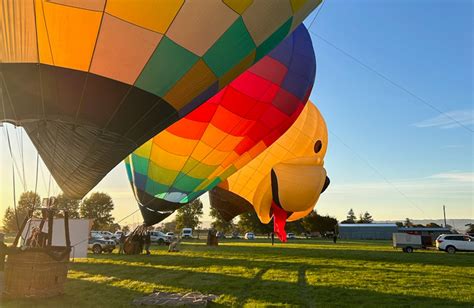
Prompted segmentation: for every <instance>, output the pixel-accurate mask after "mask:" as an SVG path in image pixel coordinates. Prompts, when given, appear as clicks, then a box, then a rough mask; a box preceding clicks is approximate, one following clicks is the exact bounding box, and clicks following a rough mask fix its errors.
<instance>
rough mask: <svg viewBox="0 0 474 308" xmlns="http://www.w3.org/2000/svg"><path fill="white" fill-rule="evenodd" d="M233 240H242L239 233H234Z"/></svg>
mask: <svg viewBox="0 0 474 308" xmlns="http://www.w3.org/2000/svg"><path fill="white" fill-rule="evenodd" d="M232 238H233V239H239V238H240V234H239V232H232Z"/></svg>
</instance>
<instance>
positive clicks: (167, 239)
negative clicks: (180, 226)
mask: <svg viewBox="0 0 474 308" xmlns="http://www.w3.org/2000/svg"><path fill="white" fill-rule="evenodd" d="M150 239H151V242H152V243H157V244H158V245H169V244H170V243H171V240H172V237H171V236H168V235H166V234H164V233H163V232H161V231H150Z"/></svg>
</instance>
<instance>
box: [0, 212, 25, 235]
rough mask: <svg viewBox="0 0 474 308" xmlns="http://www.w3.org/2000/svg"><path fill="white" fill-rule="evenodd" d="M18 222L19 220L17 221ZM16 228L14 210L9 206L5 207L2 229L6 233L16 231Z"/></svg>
mask: <svg viewBox="0 0 474 308" xmlns="http://www.w3.org/2000/svg"><path fill="white" fill-rule="evenodd" d="M18 223H19V224H21V222H19V221H18ZM17 230H18V226H17V221H16V216H15V211H14V210H13V209H12V208H11V207H7V209H6V210H5V214H3V231H4V232H6V233H9V232H16V231H17Z"/></svg>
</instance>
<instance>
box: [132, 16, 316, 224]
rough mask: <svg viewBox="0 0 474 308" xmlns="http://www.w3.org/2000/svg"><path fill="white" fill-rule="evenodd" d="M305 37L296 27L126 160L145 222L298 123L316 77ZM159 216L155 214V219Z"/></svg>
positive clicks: (205, 188) (209, 185)
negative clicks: (277, 43)
mask: <svg viewBox="0 0 474 308" xmlns="http://www.w3.org/2000/svg"><path fill="white" fill-rule="evenodd" d="M315 69H316V66H315V57H314V51H313V47H312V43H311V38H310V36H309V34H308V31H307V30H306V28H305V27H304V26H303V25H301V26H300V27H299V28H297V29H296V30H295V31H294V32H293V33H292V34H291V36H289V37H288V38H287V39H286V40H285V41H283V42H282V43H281V44H280V45H279V46H278V47H276V48H275V49H274V50H273V51H271V52H270V53H269V54H268V55H267V56H265V57H264V58H262V60H260V61H259V62H257V63H256V64H255V65H253V66H252V67H251V68H250V69H248V70H247V71H246V72H245V73H243V74H242V75H240V76H239V77H238V78H236V79H235V80H234V81H233V82H231V83H230V84H229V85H228V86H227V87H225V88H224V89H223V90H221V91H220V92H219V93H218V94H216V95H215V96H214V97H212V98H211V99H209V100H208V101H207V102H206V103H204V104H203V105H201V106H200V107H198V108H197V109H196V110H194V111H193V112H192V113H190V114H189V115H187V116H186V117H185V118H183V119H181V120H180V121H178V122H176V123H175V124H173V125H172V126H170V127H169V128H168V129H166V130H165V131H163V132H161V133H160V134H158V135H157V136H156V137H154V138H153V139H151V140H149V141H148V142H146V143H145V144H144V145H143V146H141V147H140V148H139V149H137V150H136V151H135V152H134V153H133V154H132V155H131V156H130V157H129V159H128V160H127V161H126V165H127V167H128V169H129V173H128V174H129V177H130V181H131V183H132V187H133V190H134V192H135V195H136V197H137V200H138V202H139V204H140V206H141V208H142V211H143V213H144V215H143V216H144V218H145V222H146V223H147V224H152V223H156V220H159V219H161V217H162V214H163V211H172V210H175V209H177V208H178V207H179V206H181V205H183V204H185V203H188V202H190V201H192V200H193V199H195V198H197V197H198V196H200V195H201V194H203V193H205V192H206V191H208V190H209V189H211V188H213V187H214V186H216V185H217V184H218V183H219V182H221V181H222V180H225V179H226V178H227V177H228V176H230V175H231V174H233V173H234V172H236V171H237V170H238V169H240V168H242V167H243V166H244V165H245V164H246V163H248V162H249V161H251V160H252V159H253V158H255V157H256V156H257V155H258V154H260V153H261V152H262V151H264V150H265V149H266V148H267V147H268V146H270V145H271V144H272V143H273V142H274V141H275V140H277V139H278V138H279V137H280V136H281V135H282V134H283V133H284V132H285V131H286V130H287V129H288V128H289V127H290V126H291V124H292V123H293V122H294V121H295V120H296V118H297V117H298V115H299V114H300V112H301V110H303V108H304V105H305V104H306V101H307V99H308V96H309V94H310V92H311V89H312V86H313V83H314V77H315ZM155 213H157V214H155Z"/></svg>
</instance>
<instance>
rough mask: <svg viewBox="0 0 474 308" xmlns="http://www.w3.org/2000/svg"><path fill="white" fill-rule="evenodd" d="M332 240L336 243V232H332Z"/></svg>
mask: <svg viewBox="0 0 474 308" xmlns="http://www.w3.org/2000/svg"><path fill="white" fill-rule="evenodd" d="M332 241H333V242H334V244H336V243H337V233H334V235H333V236H332Z"/></svg>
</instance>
